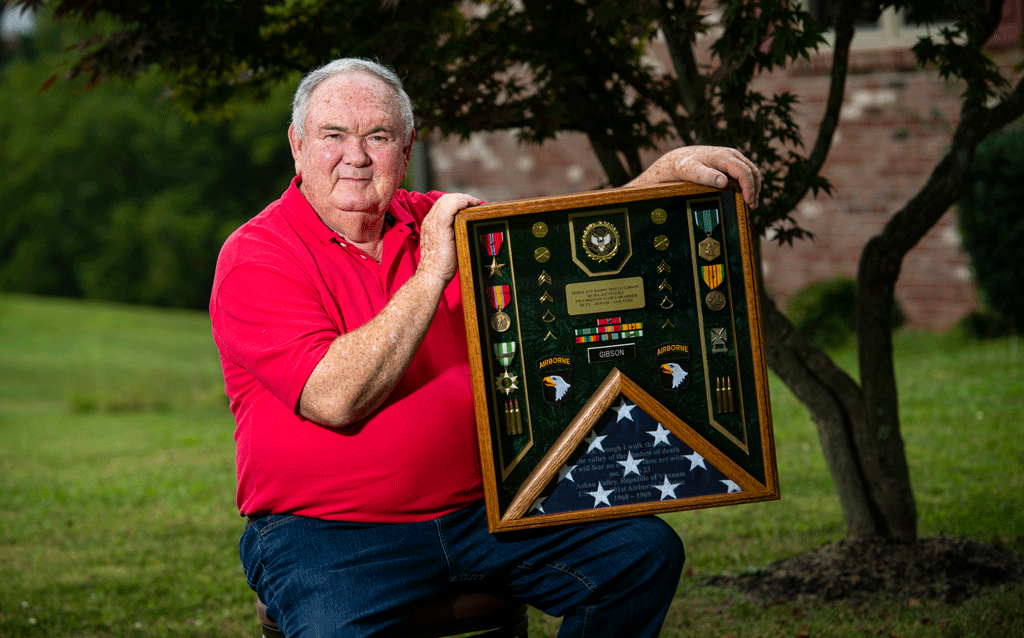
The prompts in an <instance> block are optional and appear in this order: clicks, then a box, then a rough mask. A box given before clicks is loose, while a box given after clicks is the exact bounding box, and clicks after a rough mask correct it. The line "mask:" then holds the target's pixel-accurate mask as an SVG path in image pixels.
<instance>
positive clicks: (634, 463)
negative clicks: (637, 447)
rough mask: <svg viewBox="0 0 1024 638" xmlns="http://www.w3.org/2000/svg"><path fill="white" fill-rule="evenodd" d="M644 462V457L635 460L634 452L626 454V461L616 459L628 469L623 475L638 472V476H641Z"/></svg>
mask: <svg viewBox="0 0 1024 638" xmlns="http://www.w3.org/2000/svg"><path fill="white" fill-rule="evenodd" d="M643 462H644V460H643V459H636V460H634V459H633V453H632V452H628V453H627V454H626V460H625V461H616V463H618V464H619V465H621V466H622V467H623V468H625V470H626V471H625V472H623V473H622V475H623V476H627V475H629V474H636V475H637V476H640V464H641V463H643Z"/></svg>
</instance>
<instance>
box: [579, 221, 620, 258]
mask: <svg viewBox="0 0 1024 638" xmlns="http://www.w3.org/2000/svg"><path fill="white" fill-rule="evenodd" d="M620 243H621V240H620V239H619V231H618V230H616V229H615V226H613V225H612V224H610V223H608V222H594V223H593V224H591V225H589V226H587V227H586V229H585V230H584V231H583V252H584V253H586V254H587V256H588V257H590V258H591V259H593V260H595V261H608V260H609V259H611V258H612V257H614V256H615V253H616V252H618V250H619V244H620Z"/></svg>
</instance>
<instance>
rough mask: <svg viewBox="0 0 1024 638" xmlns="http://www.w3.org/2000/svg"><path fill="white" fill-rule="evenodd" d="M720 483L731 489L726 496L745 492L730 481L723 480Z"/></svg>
mask: <svg viewBox="0 0 1024 638" xmlns="http://www.w3.org/2000/svg"><path fill="white" fill-rule="evenodd" d="M719 482H720V483H722V484H723V485H725V486H726V487H728V488H729V491H728V492H726V494H732V493H733V492H742V491H743V490H741V489H740V486H739V485H736V484H735V483H733V482H732V481H730V480H729V479H724V480H721V481H719Z"/></svg>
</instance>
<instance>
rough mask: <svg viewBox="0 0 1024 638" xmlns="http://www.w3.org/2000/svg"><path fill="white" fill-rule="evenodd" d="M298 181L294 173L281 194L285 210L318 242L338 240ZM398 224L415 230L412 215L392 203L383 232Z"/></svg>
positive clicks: (300, 181)
mask: <svg viewBox="0 0 1024 638" xmlns="http://www.w3.org/2000/svg"><path fill="white" fill-rule="evenodd" d="M300 183H302V178H301V177H299V176H298V175H296V176H295V177H293V178H292V181H291V184H289V185H288V189H287V190H286V191H285V192H284V195H282V196H281V203H282V204H284V207H285V210H287V211H288V212H289V213H290V214H291V215H292V216H293V217H294V218H295V219H297V220H298V221H299V222H300V223H301V224H302V225H303V226H305V227H306V229H307V230H309V232H310V233H312V234H313V236H314V237H316V239H317V240H318V241H320V243H322V244H330V243H331V242H332V241H338V234H337V233H335V232H334V230H333V229H332V228H331V227H330V226H328V225H327V224H325V223H324V220H322V219H320V216H319V215H317V214H316V211H315V210H313V207H312V206H311V205H310V204H309V201H308V200H307V199H306V196H305V195H303V194H302V191H301V190H299V184H300ZM399 226H406V227H408V229H409V232H410V233H415V232H416V220H415V219H413V216H412V215H411V214H410V213H409V212H408V211H406V210H404V209H403V208H402V207H401V206H393V205H392V206H390V207H389V208H388V211H387V212H386V213H384V233H385V234H387V232H388V230H389V228H397V227H399Z"/></svg>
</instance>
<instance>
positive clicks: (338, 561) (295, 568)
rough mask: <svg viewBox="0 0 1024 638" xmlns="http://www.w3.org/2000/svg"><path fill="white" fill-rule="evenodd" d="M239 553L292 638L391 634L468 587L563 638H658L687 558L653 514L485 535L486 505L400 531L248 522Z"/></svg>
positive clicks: (276, 519)
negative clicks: (536, 618) (555, 628)
mask: <svg viewBox="0 0 1024 638" xmlns="http://www.w3.org/2000/svg"><path fill="white" fill-rule="evenodd" d="M239 553H240V555H241V558H242V566H243V567H244V568H245V574H246V580H247V581H248V583H249V586H250V587H252V589H253V591H255V592H256V593H257V594H259V597H260V599H262V600H263V602H264V603H266V605H267V614H268V615H269V616H270V617H271V618H273V619H274V621H275V622H276V623H277V624H278V626H279V627H280V628H281V631H282V632H284V635H285V636H287V637H288V638H299V637H300V636H317V637H326V636H394V635H396V634H397V633H398V631H399V628H400V627H401V626H402V625H403V624H404V623H405V621H406V618H407V617H408V614H409V612H410V610H412V609H415V608H416V607H418V606H420V605H422V604H423V603H424V602H427V601H430V600H431V599H433V598H436V597H439V596H444V595H449V594H452V593H456V592H457V591H459V590H460V588H461V589H465V588H466V587H468V588H471V589H475V590H486V591H496V592H498V593H504V594H507V595H510V596H513V597H515V598H517V599H520V600H523V601H525V602H528V603H529V604H531V605H533V606H534V607H537V608H538V609H540V610H542V611H544V612H545V613H547V614H550V615H552V616H564V619H563V621H562V626H561V629H560V631H559V636H602V637H605V636H607V637H612V636H629V637H630V638H637V637H642V636H657V635H658V632H659V631H660V629H661V624H662V622H663V620H664V617H665V614H666V612H667V611H668V606H669V603H671V601H672V598H673V596H674V595H675V591H676V587H677V585H678V583H679V576H680V572H681V571H682V568H683V560H684V555H683V545H682V542H681V541H680V540H679V536H678V535H677V534H676V533H675V531H674V530H672V528H671V527H669V526H668V525H667V524H665V523H664V522H663V521H661V520H660V519H658V518H655V517H645V518H632V519H623V520H618V521H603V522H597V523H588V524H586V525H574V526H565V527H551V528H544V529H540V530H528V531H516V532H502V533H499V534H496V535H492V534H490V533H488V531H487V518H486V514H485V512H484V508H483V505H482V504H480V505H476V506H473V507H469V508H466V509H463V510H459V511H457V512H453V513H452V514H448V515H446V516H442V517H440V518H438V519H436V520H433V521H427V522H422V523H407V524H400V525H367V524H357V523H338V522H332V521H322V520H318V519H312V518H304V517H300V516H290V515H279V514H272V515H270V516H265V517H262V518H258V519H255V520H252V521H250V522H249V524H247V526H246V530H245V533H244V534H243V535H242V538H241V541H240V542H239Z"/></svg>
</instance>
